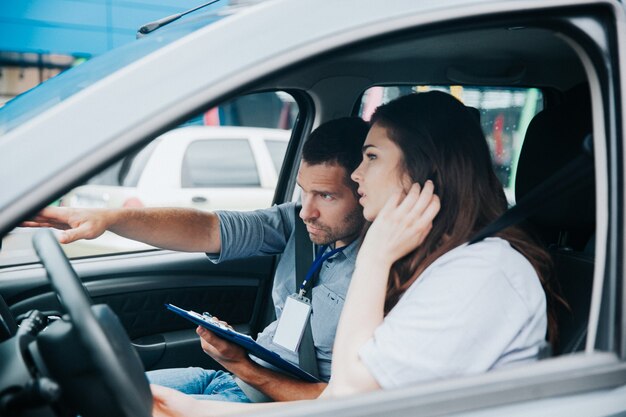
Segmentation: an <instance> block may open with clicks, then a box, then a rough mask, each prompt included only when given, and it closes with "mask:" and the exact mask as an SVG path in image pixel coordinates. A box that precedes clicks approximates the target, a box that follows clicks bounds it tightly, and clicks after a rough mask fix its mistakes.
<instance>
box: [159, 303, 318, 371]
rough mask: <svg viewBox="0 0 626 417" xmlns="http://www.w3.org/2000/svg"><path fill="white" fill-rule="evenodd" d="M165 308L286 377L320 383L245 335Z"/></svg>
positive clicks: (188, 312) (190, 313)
mask: <svg viewBox="0 0 626 417" xmlns="http://www.w3.org/2000/svg"><path fill="white" fill-rule="evenodd" d="M165 307H166V308H167V309H168V310H170V311H173V312H174V313H176V314H178V315H180V316H181V317H183V318H185V319H187V320H189V321H191V322H193V323H195V324H197V325H199V326H202V327H204V328H206V329H207V330H210V331H212V332H213V333H215V334H216V335H217V336H219V337H221V338H222V339H225V340H228V341H229V342H232V343H234V344H236V345H239V346H241V347H242V348H244V349H245V350H246V351H247V352H248V353H249V354H250V355H253V356H255V357H257V358H259V359H261V360H264V361H265V362H267V363H269V364H270V365H273V366H275V367H276V368H278V369H279V370H280V371H282V372H284V373H286V374H288V375H291V376H293V377H295V378H298V379H301V380H303V381H306V382H321V380H320V379H319V378H316V377H314V376H313V375H311V374H310V373H308V372H306V371H304V370H303V369H301V368H299V367H298V366H297V365H294V364H293V363H291V362H289V361H286V360H285V359H283V358H281V357H280V355H279V354H277V353H276V352H272V351H271V350H268V349H266V348H265V347H263V346H261V345H259V344H258V343H257V342H255V340H254V339H253V338H251V337H250V336H248V335H247V334H243V333H239V332H237V331H235V330H232V329H230V328H228V327H226V326H223V325H220V324H218V323H216V322H214V321H212V320H211V319H210V318H208V317H205V316H203V315H202V314H200V313H196V312H195V311H191V310H184V309H182V308H180V307H177V306H175V305H173V304H165Z"/></svg>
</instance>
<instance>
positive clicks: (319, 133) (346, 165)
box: [302, 117, 369, 189]
mask: <svg viewBox="0 0 626 417" xmlns="http://www.w3.org/2000/svg"><path fill="white" fill-rule="evenodd" d="M368 131H369V124H368V123H367V122H365V121H364V120H363V119H361V118H358V117H342V118H340V119H335V120H331V121H329V122H326V123H323V124H321V125H320V126H319V127H318V128H317V129H315V130H314V131H313V132H311V134H310V135H309V139H308V140H307V141H306V143H305V144H304V148H303V149H302V160H303V161H304V162H306V163H307V164H309V165H317V164H337V165H339V166H340V167H342V168H343V169H345V170H346V182H347V184H348V185H349V186H350V187H351V188H355V189H356V184H354V183H353V182H352V180H350V174H352V172H353V171H354V170H355V169H356V168H357V167H358V166H359V164H360V163H361V160H362V156H361V148H362V147H363V143H364V142H365V137H366V136H367V132H368Z"/></svg>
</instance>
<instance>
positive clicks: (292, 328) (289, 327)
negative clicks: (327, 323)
mask: <svg viewBox="0 0 626 417" xmlns="http://www.w3.org/2000/svg"><path fill="white" fill-rule="evenodd" d="M310 314H311V301H309V299H308V298H306V297H301V296H299V295H298V294H292V295H290V296H289V297H287V300H286V301H285V308H284V309H283V313H282V314H281V315H280V320H279V321H278V326H277V327H276V333H274V339H273V341H274V343H276V344H277V345H280V346H282V347H284V348H285V349H288V350H290V351H292V352H297V351H298V347H299V346H300V340H302V335H303V334H304V329H305V328H306V324H307V321H308V320H309V315H310Z"/></svg>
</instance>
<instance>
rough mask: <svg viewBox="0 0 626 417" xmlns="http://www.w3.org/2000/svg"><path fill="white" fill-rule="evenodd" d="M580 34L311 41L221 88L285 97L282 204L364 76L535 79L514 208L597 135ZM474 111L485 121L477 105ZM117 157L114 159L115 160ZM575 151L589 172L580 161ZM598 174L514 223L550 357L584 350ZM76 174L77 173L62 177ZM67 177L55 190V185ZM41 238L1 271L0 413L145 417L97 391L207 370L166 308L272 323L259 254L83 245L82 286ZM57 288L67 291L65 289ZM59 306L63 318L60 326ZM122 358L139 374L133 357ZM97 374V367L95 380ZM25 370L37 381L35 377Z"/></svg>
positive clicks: (535, 25) (432, 33)
mask: <svg viewBox="0 0 626 417" xmlns="http://www.w3.org/2000/svg"><path fill="white" fill-rule="evenodd" d="M156 33H158V31H157V32H156ZM148 36H151V35H148ZM585 42H586V40H585V38H584V36H583V35H582V32H581V31H580V30H579V29H578V28H576V27H575V26H573V25H570V24H567V23H566V22H565V21H564V20H562V19H561V18H560V17H556V16H551V15H550V13H549V12H548V13H545V14H542V15H541V16H535V15H532V14H531V15H528V16H526V15H520V16H517V17H514V18H513V17H510V16H509V17H507V18H506V19H505V18H499V17H498V16H487V17H484V18H482V19H473V20H468V21H455V22H452V23H450V22H448V23H447V24H444V25H437V24H433V25H428V26H422V27H419V28H417V29H413V30H410V31H402V32H400V33H392V34H390V35H387V36H385V37H376V38H372V39H366V40H363V41H361V42H359V43H356V44H351V45H349V46H347V47H341V48H337V49H333V50H330V51H325V52H324V53H322V54H319V55H316V56H314V57H311V58H309V59H307V60H306V61H303V62H301V63H299V64H297V65H294V66H289V67H285V68H283V69H281V70H280V71H278V72H276V73H273V74H271V75H269V76H267V77H264V78H262V79H260V80H258V82H256V83H254V84H252V85H247V86H246V87H245V88H243V89H242V90H241V91H238V92H236V93H234V95H233V96H231V97H227V98H226V99H229V100H230V99H233V98H234V97H235V96H243V95H245V94H254V93H261V92H268V91H281V92H284V93H287V94H289V95H290V96H291V97H293V99H294V100H295V102H296V103H297V107H298V117H297V119H295V120H294V123H293V128H292V137H291V141H290V144H289V146H288V148H287V150H286V154H285V158H284V162H283V166H282V169H281V173H280V176H279V180H278V184H277V187H276V192H275V196H274V203H280V202H285V201H291V200H294V199H297V192H296V191H295V189H296V185H295V172H296V170H297V167H298V162H297V161H298V159H299V152H300V150H301V147H302V144H303V143H304V141H305V140H306V135H307V133H308V132H310V131H311V129H312V128H313V127H314V126H315V125H317V124H319V123H321V122H324V121H327V120H330V119H333V118H336V117H341V116H348V115H359V114H360V112H361V111H362V105H363V97H364V94H365V92H366V91H367V90H368V89H370V88H372V87H383V88H390V87H394V88H396V90H398V91H404V92H405V93H414V92H415V91H418V92H419V91H422V90H420V89H423V88H424V86H447V87H448V88H449V87H450V86H460V87H461V88H462V87H464V86H465V87H468V88H469V86H473V87H479V88H494V89H496V88H508V89H537V90H538V91H540V92H541V106H540V108H539V109H538V112H537V114H536V115H534V116H533V117H532V118H529V120H530V123H529V124H528V128H527V129H526V131H525V135H523V137H520V138H519V139H520V141H521V142H522V143H523V145H522V146H521V151H520V154H519V162H518V163H517V164H516V166H515V165H512V166H513V168H516V171H515V181H514V184H515V186H514V188H515V190H514V192H515V200H516V201H517V202H518V203H519V202H520V201H523V200H524V198H525V196H526V195H528V194H529V193H530V192H531V191H532V190H533V189H534V188H536V187H537V186H539V185H541V184H542V183H543V182H544V181H545V180H546V179H548V178H549V177H551V176H552V175H553V174H555V173H558V172H559V170H561V169H562V168H563V167H566V166H567V165H568V163H570V162H571V161H573V160H575V159H576V158H577V157H578V156H580V155H583V154H585V153H586V152H587V153H588V150H585V148H584V146H583V142H584V139H585V138H586V137H588V136H589V135H592V136H593V138H594V140H596V141H597V140H603V138H602V137H600V138H599V137H598V132H601V131H602V130H599V128H598V123H599V122H598V121H599V120H602V119H601V118H599V117H598V114H599V112H600V109H601V107H600V104H599V103H597V102H596V101H593V100H592V99H591V97H592V95H591V94H590V92H591V91H597V90H598V89H601V84H599V83H598V78H595V77H596V76H595V75H594V76H593V77H592V76H591V75H590V74H592V73H593V72H592V71H591V70H590V69H589V64H588V62H591V61H593V59H596V58H595V55H594V54H596V53H597V51H593V50H591V51H588V50H585V48H584V47H581V45H585ZM590 57H591V58H590ZM593 74H595V73H593ZM601 77H602V74H601V73H600V79H601ZM418 86H420V87H419V88H418ZM448 91H451V90H450V89H449V90H448ZM483 104H484V103H483ZM468 105H469V104H468ZM209 107H211V106H209V105H208V103H207V105H205V106H203V107H202V108H198V109H197V112H196V113H195V114H187V115H181V120H182V119H183V116H184V118H187V119H191V118H193V117H196V116H197V115H199V114H202V113H203V112H205V111H206V110H207V109H208V108H209ZM478 112H479V113H481V114H480V117H483V116H485V112H481V111H480V109H479V110H478ZM147 139H148V138H147ZM147 139H146V140H147ZM596 143H597V142H594V146H595V144H596ZM130 152H136V150H135V149H129V153H130ZM123 157H124V155H119V158H120V159H119V160H121V159H122V158H123ZM589 161H590V162H589V163H590V167H591V169H592V172H593V170H594V169H595V168H594V165H593V157H590V158H589ZM598 172H600V171H598V170H597V169H595V173H596V175H590V176H589V177H588V178H587V179H586V180H585V181H582V182H581V183H580V184H578V186H577V187H576V188H575V189H567V190H558V191H557V194H558V196H557V198H556V199H553V201H552V202H551V203H547V204H545V205H543V206H541V207H539V208H538V210H535V212H534V213H532V214H529V215H527V216H524V219H521V220H520V221H522V223H523V224H524V226H525V227H528V228H529V230H531V231H532V232H533V234H534V235H535V236H536V237H537V238H538V239H539V240H540V241H541V242H542V243H543V244H544V245H545V247H546V248H547V249H548V250H549V252H550V254H551V255H552V257H553V260H554V277H555V281H556V282H557V283H558V289H559V291H560V293H561V295H562V298H563V300H564V301H565V302H566V304H567V305H566V306H565V305H564V304H559V305H560V307H559V309H558V313H557V315H558V324H559V333H560V337H559V343H558V345H557V346H555V347H554V351H553V352H552V356H562V355H569V354H573V353H575V352H580V351H583V350H585V349H586V348H587V349H588V348H589V343H588V341H587V335H588V334H587V329H588V325H589V317H590V308H591V307H590V306H591V298H592V288H593V283H594V279H599V278H598V275H597V274H595V277H594V270H595V269H597V268H596V267H597V265H596V259H595V254H596V247H597V246H598V245H604V241H603V240H601V239H604V233H605V231H603V232H602V233H599V231H597V230H596V224H597V220H596V205H597V201H598V198H597V196H596V185H597V184H598V182H602V181H604V182H606V175H607V174H606V173H601V175H598ZM96 173H97V172H96V171H95V170H94V172H93V174H96ZM86 180H87V179H86V178H82V179H77V180H76V182H75V183H74V184H73V186H77V185H79V184H81V183H84V182H85V181H86ZM70 188H72V187H70V186H69V185H68V189H67V191H69V190H70ZM59 197H60V196H59ZM512 206H514V203H512ZM7 241H8V239H5V243H4V246H5V247H4V248H3V250H5V249H6V243H7ZM54 246H55V244H54V242H53V241H52V240H51V239H49V238H40V242H39V243H38V245H37V251H38V253H39V256H40V257H41V259H42V261H43V262H44V265H43V266H42V265H41V264H40V263H39V262H34V263H28V262H27V263H23V264H13V265H11V264H8V265H5V266H2V267H0V355H2V362H5V363H6V361H7V359H6V358H8V357H12V358H19V359H11V361H12V363H14V365H12V366H13V367H12V368H9V367H8V365H6V364H5V365H2V366H0V369H2V373H1V374H0V414H3V411H4V412H7V411H8V410H11V412H12V413H15V414H13V415H38V416H70V415H78V414H80V415H82V416H86V417H89V416H104V415H107V416H111V415H119V416H122V415H124V416H130V415H135V416H137V415H149V414H145V413H146V411H145V410H146V409H148V410H149V407H147V408H146V407H144V408H142V407H139V408H134V407H131V406H130V405H129V404H131V403H132V402H133V399H132V398H128V399H125V400H119V397H116V396H115V395H113V394H111V395H110V396H105V397H103V395H104V394H103V393H104V392H107V390H110V386H111V381H115V383H116V384H119V385H122V384H123V386H126V387H129V386H130V385H135V386H137V387H139V388H136V389H135V390H133V389H132V388H128V392H129V393H131V392H132V393H134V395H137V397H138V398H141V400H137V399H135V401H139V402H141V403H142V404H146V403H147V402H149V401H150V399H149V391H147V384H145V383H143V382H142V381H140V379H141V371H142V370H143V369H145V370H151V369H160V368H169V367H184V366H191V365H193V366H202V367H207V368H214V367H217V364H216V363H215V362H213V361H212V360H211V359H210V358H209V357H208V356H207V355H205V354H204V353H203V352H202V351H201V349H200V347H199V344H198V340H197V336H196V335H195V332H194V326H193V324H190V323H188V322H187V321H185V320H183V319H181V318H179V317H177V316H176V315H174V314H171V313H170V312H168V311H167V310H166V309H165V308H164V307H163V305H164V304H165V303H172V304H175V305H178V306H181V307H184V308H186V309H193V310H196V311H210V312H211V313H212V314H213V315H215V316H218V317H220V319H222V320H225V321H227V322H228V323H230V324H232V325H233V326H234V327H235V328H236V329H237V330H239V331H242V332H245V333H248V334H251V335H253V336H254V335H256V334H257V333H258V332H259V331H260V330H261V329H263V328H264V326H265V325H267V324H268V323H269V322H271V321H272V320H273V318H274V312H273V306H272V303H271V297H270V291H271V283H272V276H273V270H274V267H275V265H276V257H273V256H268V257H257V258H252V259H244V260H239V261H232V262H225V263H223V264H218V265H214V264H212V263H210V262H209V261H208V260H207V258H206V256H205V255H204V254H193V253H177V252H172V251H165V250H142V251H138V252H128V253H121V254H104V255H102V254H101V255H98V256H83V257H77V258H76V259H72V262H71V268H73V270H75V274H76V276H77V277H78V279H79V280H80V282H82V284H83V285H84V287H81V286H76V285H74V284H75V283H76V282H78V281H74V284H72V283H69V284H67V283H66V284H63V283H59V282H55V280H59V279H63V277H65V278H67V277H68V276H70V277H72V276H73V275H74V273H73V272H72V270H71V269H69V266H70V264H69V263H64V261H63V259H62V258H63V254H62V252H60V251H58V250H56V249H55V247H54ZM53 270H54V271H55V272H52V271H53ZM48 275H50V276H51V277H52V280H53V281H52V284H50V283H49V282H48V278H47V276H48ZM69 281H71V279H70V280H69ZM64 286H65V287H64ZM60 287H63V288H66V289H65V290H62V292H63V294H59V288H60ZM69 287H71V288H72V291H74V292H69V291H68V290H67V288H69ZM83 288H84V290H83ZM81 291H82V294H81ZM59 295H60V300H59ZM72 297H76V298H72ZM76 300H79V302H78V304H79V307H82V308H80V309H78V310H76V309H77V308H78V307H77V306H76V305H73V304H75V301H76ZM89 302H90V303H92V304H93V305H94V306H100V307H98V309H95V308H94V310H97V311H94V316H93V317H92V316H91V315H90V314H88V313H86V311H87V310H89V307H88V306H89V304H84V303H89ZM81 303H82V304H81ZM72 309H74V311H72ZM33 310H37V311H39V312H41V313H42V315H41V316H38V317H40V319H41V320H44V323H43V324H41V328H43V327H45V326H46V325H47V330H46V331H45V332H42V331H41V329H40V328H39V329H38V330H36V331H35V330H33V331H32V332H31V333H29V335H28V336H24V332H25V330H24V325H23V326H21V327H20V328H19V329H18V327H17V324H19V323H20V322H21V323H23V324H24V323H28V324H29V325H32V323H33V320H34V316H33V314H34V313H32V312H33ZM67 313H69V314H70V316H71V317H72V322H73V324H72V325H70V324H68V323H65V319H64V318H63V317H64V315H65V314H67ZM79 315H80V316H84V317H87V316H89V320H92V319H93V320H96V321H98V322H100V326H96V327H98V328H104V329H105V332H104V333H103V334H96V333H93V332H88V331H87V330H81V329H88V328H93V327H92V326H90V325H89V324H88V323H83V324H80V323H79V322H77V321H76V317H77V316H79ZM115 316H116V317H117V318H119V324H120V325H121V326H119V325H118V324H116V323H117V320H116V319H115V318H114V317H115ZM41 317H43V318H41ZM94 317H95V318H94ZM25 320H27V321H25ZM76 329H78V330H76ZM20 332H22V333H20ZM16 334H21V336H20V337H19V338H18V337H17V336H16ZM594 334H595V333H594ZM126 335H127V336H126ZM102 337H104V338H107V339H109V340H115V341H118V340H119V345H122V346H124V347H123V348H120V347H119V346H116V347H115V349H113V350H111V351H110V352H105V353H103V358H102V359H99V358H97V357H93V356H91V355H92V353H90V352H98V347H97V346H96V347H93V350H91V348H89V347H87V348H84V347H80V348H79V347H75V348H72V349H68V348H67V346H68V345H71V346H76V345H77V344H79V345H80V344H81V343H83V344H85V343H86V344H89V343H90V342H89V340H91V341H92V342H91V343H93V340H94V338H95V339H97V338H102ZM126 339H128V340H130V341H132V346H133V349H130V345H128V346H126V345H127V343H126V342H125V340H126ZM98 340H99V339H98ZM18 341H19V343H18ZM125 343H126V345H125ZM591 348H593V345H592V346H591ZM134 352H137V354H135V353H134ZM106 355H109V357H107V356H106ZM110 355H113V356H114V357H115V356H117V357H118V358H122V359H121V362H122V367H121V368H120V367H119V366H118V367H117V368H116V367H114V366H112V365H111V364H113V363H114V362H116V360H115V358H114V357H110ZM136 355H138V357H139V358H140V360H141V364H142V365H143V369H140V367H139V368H138V367H137V364H138V362H137V361H136V358H135V356H136ZM87 356H91V357H90V358H89V357H87ZM100 362H104V363H105V364H106V365H111V366H103V365H102V363H100ZM117 363H118V365H119V361H117ZM107 369H108V370H109V371H108V372H109V373H108V374H107V375H105V376H102V375H103V372H104V371H105V370H107ZM124 369H126V370H129V371H128V374H127V376H128V377H126V378H125V377H124V375H118V374H116V372H117V373H123V370H124ZM44 377H45V378H46V380H47V381H53V382H52V383H54V384H57V385H58V386H60V388H61V393H60V394H59V393H57V394H49V395H48V394H42V392H44V391H45V390H44V389H42V388H41V387H40V385H41V381H42V379H43V378H44ZM29 381H30V382H29ZM33 381H39V385H37V388H33V387H34V386H35V385H36V384H35V382H33ZM28 383H30V385H28ZM34 384H35V385H34ZM26 386H28V388H24V387H26ZM52 391H54V390H52ZM118 392H119V389H118V390H116V391H115V393H118ZM103 398H106V400H104V401H103ZM94 404H99V406H94Z"/></svg>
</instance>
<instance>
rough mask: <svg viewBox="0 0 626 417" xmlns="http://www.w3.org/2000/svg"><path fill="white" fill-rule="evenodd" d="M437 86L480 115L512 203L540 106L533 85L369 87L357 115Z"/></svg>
mask: <svg viewBox="0 0 626 417" xmlns="http://www.w3.org/2000/svg"><path fill="white" fill-rule="evenodd" d="M431 90H440V91H444V92H447V93H450V94H452V95H453V96H455V97H456V98H458V99H459V100H460V101H461V102H463V103H464V104H465V105H466V106H469V107H473V108H474V109H476V111H477V115H479V116H480V124H481V126H482V128H483V132H484V134H485V138H486V139H487V143H488V145H489V149H490V151H491V158H492V161H493V166H494V170H495V172H496V175H497V176H498V178H499V179H500V181H501V182H502V186H503V187H504V192H505V194H506V196H507V199H508V201H509V204H510V205H513V204H515V171H516V168H517V161H518V159H519V154H520V150H521V148H522V143H523V141H524V136H525V134H526V129H527V127H528V124H529V123H530V120H531V119H532V118H533V116H534V115H535V114H537V113H538V112H539V111H541V109H542V108H543V96H542V94H541V90H538V89H536V88H509V87H504V88H502V87H485V86H480V87H471V86H406V85H403V86H386V87H372V88H370V89H368V90H367V91H366V92H365V93H364V94H363V98H362V100H361V103H360V108H359V116H361V117H363V118H364V119H365V120H369V119H370V117H371V116H372V114H373V112H374V110H375V109H376V107H378V106H379V105H381V104H383V103H386V102H388V101H390V100H393V99H394V98H397V97H400V96H402V95H406V94H413V93H416V92H417V93H419V92H425V91H431Z"/></svg>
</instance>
